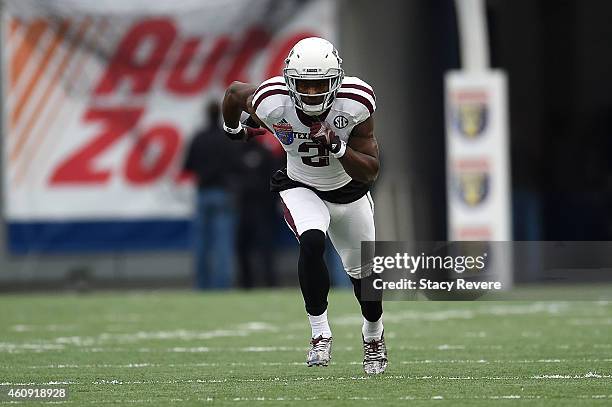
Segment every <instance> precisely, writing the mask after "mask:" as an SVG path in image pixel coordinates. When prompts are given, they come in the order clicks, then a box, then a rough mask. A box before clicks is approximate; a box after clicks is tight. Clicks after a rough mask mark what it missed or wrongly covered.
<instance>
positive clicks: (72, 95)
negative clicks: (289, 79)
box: [2, 0, 335, 252]
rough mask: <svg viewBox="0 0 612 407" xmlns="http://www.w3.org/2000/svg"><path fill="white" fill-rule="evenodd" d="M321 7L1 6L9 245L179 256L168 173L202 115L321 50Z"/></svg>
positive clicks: (55, 1) (16, 2) (255, 1)
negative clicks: (315, 40)
mask: <svg viewBox="0 0 612 407" xmlns="http://www.w3.org/2000/svg"><path fill="white" fill-rule="evenodd" d="M334 14H335V10H334V4H333V2H329V1H326V0H313V1H274V0H250V1H248V0H235V1H231V2H226V1H220V0H197V1H195V0H184V1H173V0H157V1H155V2H151V1H142V0H130V1H124V0H96V1H85V0H79V1H76V0H8V1H5V2H4V4H3V10H2V36H3V41H2V44H3V47H2V73H3V85H4V86H3V93H4V94H3V96H4V97H3V100H4V103H3V125H4V126H3V127H4V132H3V135H4V137H3V180H4V212H5V217H6V219H7V223H8V234H9V236H8V237H9V239H8V241H9V247H10V248H11V249H12V250H13V251H14V252H27V251H30V250H38V251H54V250H60V251H65V250H68V251H70V250H109V249H111V250H114V249H131V248H144V249H146V248H179V247H182V246H184V244H185V242H186V233H185V231H186V228H187V224H188V219H189V218H190V216H191V207H192V205H191V193H192V192H193V191H192V186H191V185H190V184H189V183H188V182H185V177H183V176H182V174H181V171H180V168H181V164H182V159H183V154H184V150H185V148H186V142H187V141H188V139H189V137H190V136H191V135H192V134H193V132H194V130H195V129H196V128H197V127H198V126H199V125H201V124H203V123H202V119H203V118H202V111H203V106H204V105H205V104H206V102H207V101H209V100H211V99H213V98H215V99H218V100H220V99H221V97H222V94H223V90H224V89H225V87H226V86H227V85H229V83H231V82H232V81H233V80H241V81H247V82H253V83H259V82H261V81H262V80H264V79H266V78H267V77H270V76H273V75H277V74H279V73H280V71H281V68H282V64H283V62H284V58H285V57H286V55H287V53H288V52H289V49H290V48H291V47H292V46H293V44H294V43H295V42H297V41H298V40H300V39H302V38H305V37H309V36H313V35H316V36H322V37H325V38H328V39H330V40H332V41H334V40H335V15H334Z"/></svg>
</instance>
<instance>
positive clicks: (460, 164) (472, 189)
mask: <svg viewBox="0 0 612 407" xmlns="http://www.w3.org/2000/svg"><path fill="white" fill-rule="evenodd" d="M454 167H455V169H454V172H455V175H454V178H455V179H454V184H455V191H456V193H457V196H458V198H459V200H460V201H461V202H463V203H464V204H465V205H467V206H468V207H471V208H473V207H476V206H478V205H480V204H482V203H483V202H485V201H486V199H487V197H488V195H489V192H490V190H491V175H490V169H489V167H490V166H489V162H488V160H485V159H475V160H459V161H457V162H456V163H455V165H454Z"/></svg>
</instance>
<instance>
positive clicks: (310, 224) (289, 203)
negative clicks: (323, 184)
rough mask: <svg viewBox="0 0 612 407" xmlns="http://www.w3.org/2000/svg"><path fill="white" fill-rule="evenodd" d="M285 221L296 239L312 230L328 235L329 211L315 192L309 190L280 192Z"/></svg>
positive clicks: (298, 189) (300, 189)
mask: <svg viewBox="0 0 612 407" xmlns="http://www.w3.org/2000/svg"><path fill="white" fill-rule="evenodd" d="M280 197H281V202H282V204H283V211H284V216H285V221H286V222H287V225H288V226H289V227H290V228H291V230H292V231H293V233H294V234H295V235H296V237H298V238H299V236H300V235H301V234H302V233H304V232H305V231H307V230H310V229H318V230H320V231H322V232H323V233H327V229H328V228H329V210H328V208H327V206H325V203H323V201H322V200H321V198H319V197H318V196H317V195H316V194H315V193H314V192H312V191H311V190H310V189H307V188H292V189H287V190H285V191H281V192H280Z"/></svg>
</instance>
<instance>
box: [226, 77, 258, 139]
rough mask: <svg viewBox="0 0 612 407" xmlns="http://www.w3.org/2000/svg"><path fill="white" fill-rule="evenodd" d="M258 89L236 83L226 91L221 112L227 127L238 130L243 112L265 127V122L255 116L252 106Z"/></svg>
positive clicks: (254, 86)
mask: <svg viewBox="0 0 612 407" xmlns="http://www.w3.org/2000/svg"><path fill="white" fill-rule="evenodd" d="M257 88H258V86H256V85H253V84H250V83H244V82H238V81H234V82H232V83H231V85H230V86H229V87H228V88H227V89H226V90H225V96H224V97H223V104H222V106H221V111H222V113H223V121H224V123H225V125H226V126H228V127H231V128H237V127H238V125H239V124H240V115H241V114H242V112H248V113H249V114H250V115H251V117H252V118H253V120H255V122H256V123H257V124H258V125H260V126H264V124H263V122H262V121H261V120H260V119H259V118H258V117H257V115H256V114H255V110H254V109H253V105H252V100H253V95H254V94H255V91H256V90H257ZM264 127H265V126H264Z"/></svg>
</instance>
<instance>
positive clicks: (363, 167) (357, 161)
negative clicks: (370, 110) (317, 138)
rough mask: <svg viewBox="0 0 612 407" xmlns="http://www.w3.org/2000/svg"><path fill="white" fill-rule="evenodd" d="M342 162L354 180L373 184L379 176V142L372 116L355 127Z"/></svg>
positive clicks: (341, 159)
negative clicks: (375, 134)
mask: <svg viewBox="0 0 612 407" xmlns="http://www.w3.org/2000/svg"><path fill="white" fill-rule="evenodd" d="M340 163H341V164H342V166H343V167H344V170H345V171H346V173H347V174H348V175H350V176H351V178H353V179H354V180H357V181H361V182H365V183H366V184H372V183H373V182H374V181H376V178H378V170H379V160H378V142H377V141H376V137H374V119H373V118H372V117H371V116H370V117H368V118H367V119H366V120H365V121H363V122H361V123H359V124H358V125H357V126H355V127H354V128H353V131H352V132H351V136H350V137H349V142H348V144H347V146H346V152H345V153H344V155H343V156H342V157H341V158H340Z"/></svg>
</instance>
